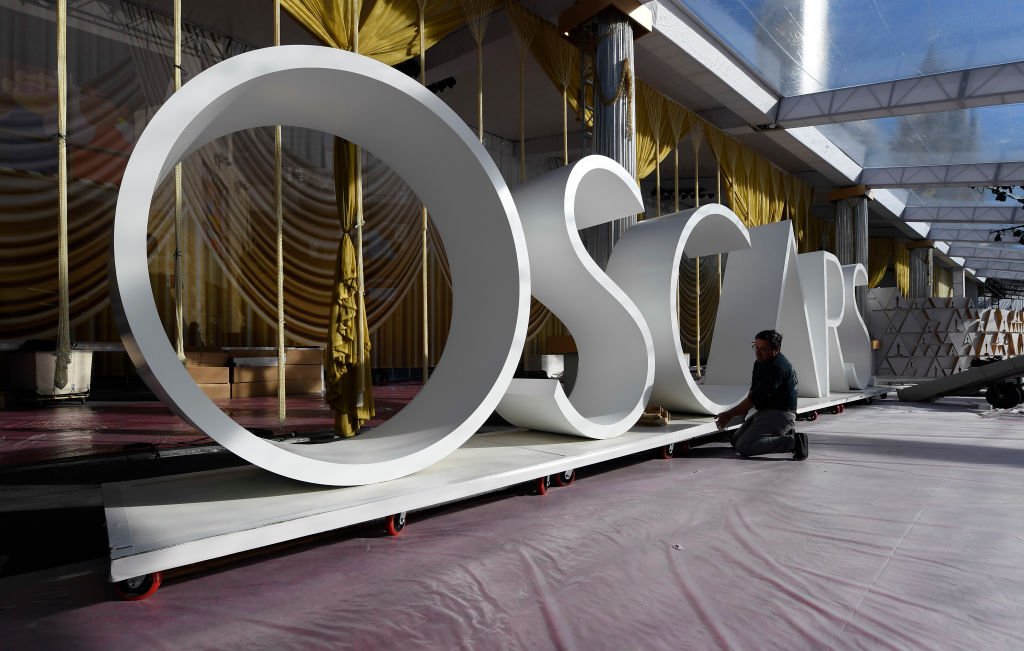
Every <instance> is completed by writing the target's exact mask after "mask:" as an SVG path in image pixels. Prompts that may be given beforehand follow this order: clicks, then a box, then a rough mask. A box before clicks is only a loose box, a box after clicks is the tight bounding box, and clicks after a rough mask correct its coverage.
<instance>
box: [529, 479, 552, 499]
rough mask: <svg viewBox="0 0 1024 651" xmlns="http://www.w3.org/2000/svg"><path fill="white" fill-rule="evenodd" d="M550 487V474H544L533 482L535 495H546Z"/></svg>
mask: <svg viewBox="0 0 1024 651" xmlns="http://www.w3.org/2000/svg"><path fill="white" fill-rule="evenodd" d="M549 488H551V475H544V476H543V477H539V478H537V479H536V480H534V482H533V490H534V492H535V493H537V495H547V494H548V489H549Z"/></svg>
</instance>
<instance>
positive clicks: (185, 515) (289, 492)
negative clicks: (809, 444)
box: [103, 387, 892, 581]
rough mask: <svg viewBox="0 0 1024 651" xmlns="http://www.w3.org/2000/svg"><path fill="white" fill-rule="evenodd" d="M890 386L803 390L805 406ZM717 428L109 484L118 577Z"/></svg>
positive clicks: (488, 443) (500, 440)
mask: <svg viewBox="0 0 1024 651" xmlns="http://www.w3.org/2000/svg"><path fill="white" fill-rule="evenodd" d="M891 390H892V389H891V388H890V387H872V388H870V389H868V390H865V391H860V392H856V393H843V394H833V395H831V396H829V397H828V398H825V399H809V398H801V399H800V407H799V410H798V411H800V412H807V411H811V410H821V409H824V408H827V407H830V406H835V405H840V404H845V403H849V402H854V401H857V400H862V399H864V398H869V397H874V396H877V395H880V394H882V393H886V392H888V391H891ZM717 431H718V428H717V427H716V426H715V424H714V422H713V420H712V418H711V417H709V416H701V417H679V418H674V419H673V420H672V421H671V423H669V425H667V426H663V427H636V428H634V429H633V430H630V431H629V432H627V433H625V434H623V435H622V436H619V437H616V438H614V439H608V440H586V439H579V438H575V437H570V436H563V435H557V434H545V433H539V432H530V431H523V430H511V431H500V432H487V433H479V434H477V435H475V436H474V437H473V438H471V439H470V440H469V441H468V442H467V443H466V444H465V445H463V446H462V447H461V448H459V449H458V450H456V451H455V452H454V453H453V454H451V455H450V456H448V457H447V458H445V459H443V460H442V461H440V462H438V463H437V464H434V465H433V466H431V467H429V468H427V469H425V470H422V471H420V472H418V473H415V474H413V475H410V476H407V477H403V478H401V479H397V480H394V481H389V482H383V483H380V484H372V485H367V486H354V487H346V488H331V487H322V486H314V485H310V484H304V483H301V482H296V481H293V480H289V479H286V478H284V477H280V476H277V475H274V474H271V473H269V472H267V471H264V470H262V469H260V468H256V467H251V466H250V467H242V468H232V469H226V470H214V471H207V472H200V473H192V474H187V475H175V476H171V477H161V478H153V479H144V480H136V481H128V482H118V483H109V484H104V485H103V499H104V504H105V512H106V519H107V529H108V535H109V540H110V548H111V568H110V578H111V580H113V581H119V580H122V579H126V578H131V577H135V576H140V575H144V574H148V573H151V572H157V571H162V570H167V569H171V568H175V567H181V566H184V565H190V564H193V563H199V562H202V561H207V560H210V559H214V558H220V557H223V556H227V555H230V554H234V553H238V552H243V551H247V550H251V549H255V548H259V547H264V546H267V545H272V544H276V543H280V542H284V541H288V540H294V539H297V538H301V537H304V536H309V535H313V534H317V533H321V532H324V531H329V530H333V529H338V528H341V527H346V526H350V525H354V524H358V523H362V522H368V521H372V520H375V519H381V518H386V517H387V516H389V515H393V514H398V513H404V512H410V511H416V510H419V509H426V508H429V507H434V506H438V505H441V504H445V503H448V502H452V501H456V500H462V499H466V498H469V497H472V496H475V495H481V494H484V493H488V492H492V491H497V490H501V489H504V488H508V487H510V486H514V485H516V484H520V483H524V482H529V481H532V480H536V479H538V478H540V477H544V476H548V475H556V474H559V473H562V472H564V471H567V470H572V469H577V468H582V467H585V466H589V465H593V464H596V463H600V462H603V461H608V460H611V459H616V458H619V457H624V456H627V455H631V454H636V453H639V452H644V451H646V450H654V449H657V448H660V447H662V446H665V445H668V444H671V443H678V442H683V441H690V440H693V439H697V438H700V437H704V436H707V435H709V434H713V433H715V432H717Z"/></svg>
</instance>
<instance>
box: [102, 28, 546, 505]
mask: <svg viewBox="0 0 1024 651" xmlns="http://www.w3.org/2000/svg"><path fill="white" fill-rule="evenodd" d="M275 124H282V125H288V126H297V127H305V128H309V129H315V130H318V131H324V132H327V133H331V134H334V135H337V136H340V137H342V138H346V139H348V140H351V141H353V142H355V143H357V144H359V145H361V146H364V147H366V148H367V149H368V150H370V151H372V152H373V153H374V154H375V155H376V156H378V157H379V158H380V159H381V160H383V161H384V162H385V163H387V164H388V165H390V166H391V168H392V169H394V170H395V171H396V172H397V173H398V174H399V175H401V176H402V178H403V179H404V180H405V181H406V182H407V183H408V184H409V186H410V187H411V188H412V189H413V190H414V191H415V192H416V194H417V195H418V196H419V198H420V199H421V200H422V201H423V202H424V203H425V204H426V205H427V206H428V208H429V209H430V213H431V217H432V218H433V220H434V223H435V225H436V226H437V228H438V230H439V231H440V233H441V236H442V238H443V240H444V243H445V249H446V252H447V255H448V262H449V265H450V267H451V273H452V285H453V290H454V298H453V305H452V320H451V330H450V331H449V335H448V346H447V347H446V349H445V351H444V354H443V355H442V357H441V360H440V362H439V364H438V366H437V369H436V370H435V372H434V374H433V375H432V376H431V378H430V382H429V383H428V384H427V385H426V386H425V387H424V388H423V390H422V391H421V392H420V394H419V395H418V396H417V397H416V399H415V400H413V401H412V402H411V403H409V405H407V406H406V407H405V408H404V409H403V410H402V411H401V412H400V413H399V414H397V415H395V417H393V418H392V419H390V420H389V421H387V422H386V423H385V424H383V425H381V426H380V427H377V428H375V429H373V430H372V431H370V432H368V433H366V434H364V435H361V436H360V437H358V438H356V439H350V440H345V441H338V442H334V443H327V444H322V445H303V446H298V445H291V444H287V443H278V442H273V441H268V440H265V439H261V438H259V437H257V436H255V435H254V434H252V433H251V432H249V431H248V430H246V429H245V428H244V427H242V426H241V425H239V424H238V423H236V422H235V421H233V420H232V419H231V418H229V417H228V416H227V415H226V414H225V413H224V412H223V411H221V410H220V409H219V408H218V407H217V406H216V405H215V404H214V403H213V402H212V401H211V400H210V399H209V398H207V397H206V395H204V394H203V392H202V391H200V389H199V387H198V386H196V384H195V382H193V380H192V378H191V376H190V375H189V374H188V372H187V371H186V370H185V368H184V366H183V365H182V364H181V362H180V361H179V360H178V358H177V355H176V354H175V351H174V349H173V347H172V346H171V344H170V342H169V341H168V340H167V337H166V335H165V333H164V328H163V326H162V325H161V322H160V318H159V314H158V313H157V309H156V303H155V301H154V299H153V292H152V290H151V288H150V282H149V273H148V264H147V258H146V232H147V223H148V216H149V212H150V207H151V203H152V198H153V193H154V191H155V190H156V188H157V185H158V184H159V183H160V181H161V180H162V179H163V178H164V177H165V176H166V175H167V174H168V173H169V172H170V171H171V170H172V169H173V167H174V165H175V164H177V163H178V162H179V161H180V160H182V159H183V158H184V157H185V156H187V155H188V154H189V153H190V152H192V151H194V150H196V149H198V148H199V147H201V146H203V145H204V144H206V143H208V142H210V141H212V140H214V139H215V138H218V137H221V136H224V135H227V134H229V133H232V132H235V131H239V130H242V129H249V128H254V127H262V126H270V125H275ZM111 291H112V298H113V302H114V307H115V313H116V314H117V316H118V321H119V326H120V328H121V335H122V339H123V341H124V344H125V348H126V349H127V351H128V354H129V355H130V356H131V358H132V361H133V362H134V364H135V366H136V367H137V368H138V369H139V373H140V374H141V375H142V377H143V379H144V380H145V381H146V383H147V384H148V385H149V387H150V388H151V389H152V390H153V391H154V392H155V393H156V394H157V395H158V396H159V397H160V398H161V399H162V400H163V401H164V402H165V403H166V404H168V405H169V406H170V407H171V408H172V409H173V410H174V411H175V412H176V413H177V414H178V415H179V416H180V417H181V418H183V419H184V420H185V421H187V422H188V423H190V424H191V425H193V426H194V427H196V428H197V429H198V430H200V431H201V432H203V433H204V434H206V435H208V436H210V437H211V438H213V439H214V440H216V441H217V442H218V443H220V444H221V445H223V446H224V447H225V448H227V449H229V450H231V451H232V452H234V453H235V454H237V455H239V456H240V457H242V458H244V459H246V460H247V461H249V462H251V463H253V464H255V465H257V466H260V467H262V468H265V469H267V470H269V471H272V472H274V473H277V474H280V475H284V476H286V477H291V478H293V479H297V480H301V481H306V482H310V483H315V484H324V485H330V486H351V485H360V484H370V483H375V482H380V481H386V480H390V479H395V478H397V477H402V476H404V475H408V474H410V473H413V472H416V471H418V470H421V469H423V468H426V467H427V466H429V465H431V464H433V463H435V462H437V461H438V460H440V459H442V458H443V457H445V456H446V455H448V454H450V453H451V452H452V451H453V450H455V449H456V448H457V447H459V446H460V445H462V443H464V442H465V441H466V440H467V439H468V438H469V437H470V436H472V435H473V433H474V432H475V431H476V430H477V429H478V428H479V427H480V425H482V424H483V422H484V420H486V418H487V417H488V416H489V415H490V414H491V412H492V411H493V410H494V408H495V406H496V405H497V404H498V400H499V399H500V398H501V396H502V395H503V394H504V393H505V390H506V388H507V387H508V385H509V382H510V381H511V379H512V374H513V372H514V370H515V366H516V363H517V362H518V359H519V355H520V352H521V351H522V348H523V344H524V342H525V340H526V326H527V320H528V317H529V300H530V275H529V263H528V260H527V253H526V244H525V238H524V235H523V230H522V226H521V224H520V222H519V216H518V213H517V212H516V208H515V205H514V203H513V201H512V197H511V194H510V192H509V189H508V187H507V186H506V184H505V182H504V180H502V177H501V174H500V173H499V172H498V169H497V167H496V166H495V165H494V163H493V161H492V160H491V158H490V156H489V155H488V153H487V151H486V150H485V149H484V148H483V146H482V145H481V144H480V143H479V142H478V141H477V139H476V138H475V137H474V136H473V135H472V134H471V133H470V131H469V129H468V128H467V127H466V126H465V124H464V123H463V122H462V120H461V119H460V118H459V117H458V116H457V115H456V114H455V113H454V112H453V111H451V109H449V108H448V107H447V106H446V105H445V104H444V103H443V102H442V101H441V100H439V99H438V98H436V97H434V95H433V94H432V93H430V91H428V90H426V89H425V88H423V87H422V86H421V85H419V84H417V83H416V82H415V81H413V80H412V79H410V78H408V77H407V76H405V75H403V74H402V73H400V72H398V71H396V70H393V69H392V68H390V67H388V66H385V65H383V64H381V63H378V62H376V61H373V60H371V59H368V58H366V57H362V56H358V55H355V54H351V53H348V52H344V51H341V50H335V49H332V48H325V47H317V46H305V45H290V46H283V47H274V48H265V49H262V50H256V51H254V52H249V53H246V54H241V55H239V56H236V57H233V58H231V59H228V60H226V61H224V62H222V63H219V64H217V65H215V66H213V67H212V68H210V69H208V70H206V71H204V72H202V73H201V74H199V75H197V76H196V77H195V78H194V79H193V80H192V81H190V82H189V83H188V84H186V85H185V86H184V87H183V88H182V89H181V90H180V91H179V92H177V93H175V94H174V95H173V96H172V97H171V98H170V99H169V100H168V101H167V102H166V104H164V106H163V107H162V108H161V109H160V110H159V111H158V112H157V114H156V115H155V116H154V117H153V120H152V121H151V122H150V124H149V126H148V127H147V128H146V130H145V132H144V133H143V134H142V136H141V137H140V138H139V141H138V143H137V145H136V147H135V150H134V152H133V153H132V156H131V159H130V160H129V162H128V167H127V169H126V170H125V174H124V180H123V182H122V185H121V192H120V195H119V196H118V201H117V212H116V215H115V219H114V259H113V283H112V290H111Z"/></svg>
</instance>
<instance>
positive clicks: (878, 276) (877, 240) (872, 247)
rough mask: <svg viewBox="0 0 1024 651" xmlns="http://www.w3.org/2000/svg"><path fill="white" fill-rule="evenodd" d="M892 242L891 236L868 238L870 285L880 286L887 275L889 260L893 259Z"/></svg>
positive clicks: (871, 286) (872, 286)
mask: <svg viewBox="0 0 1024 651" xmlns="http://www.w3.org/2000/svg"><path fill="white" fill-rule="evenodd" d="M892 244H893V240H892V238H891V237H872V238H869V239H868V287H870V288H874V287H878V285H879V284H880V283H881V282H882V278H884V277H885V272H886V270H888V269H889V262H890V261H891V260H892Z"/></svg>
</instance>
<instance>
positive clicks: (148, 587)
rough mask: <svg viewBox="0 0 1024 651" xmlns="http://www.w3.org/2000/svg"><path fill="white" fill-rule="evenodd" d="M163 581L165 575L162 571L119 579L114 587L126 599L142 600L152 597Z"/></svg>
mask: <svg viewBox="0 0 1024 651" xmlns="http://www.w3.org/2000/svg"><path fill="white" fill-rule="evenodd" d="M162 581H163V575H162V574H161V573H160V572H153V573H152V574H143V575H142V576H135V577H132V578H130V579H124V580H123V581H118V582H117V583H115V584H114V589H115V590H117V595H118V596H119V597H121V598H122V599H124V600H125V601H142V600H143V599H148V598H150V597H152V596H153V593H154V592H156V591H157V588H159V587H160V583H161V582H162Z"/></svg>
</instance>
